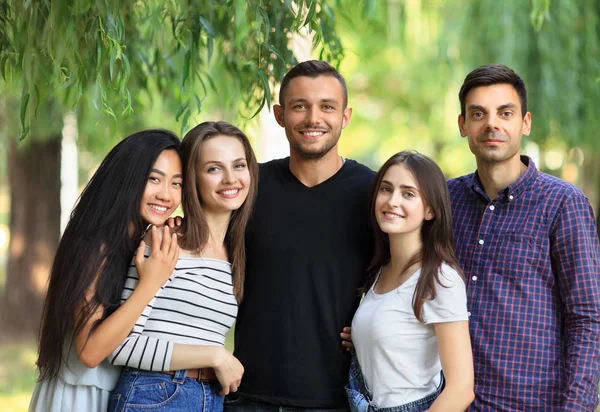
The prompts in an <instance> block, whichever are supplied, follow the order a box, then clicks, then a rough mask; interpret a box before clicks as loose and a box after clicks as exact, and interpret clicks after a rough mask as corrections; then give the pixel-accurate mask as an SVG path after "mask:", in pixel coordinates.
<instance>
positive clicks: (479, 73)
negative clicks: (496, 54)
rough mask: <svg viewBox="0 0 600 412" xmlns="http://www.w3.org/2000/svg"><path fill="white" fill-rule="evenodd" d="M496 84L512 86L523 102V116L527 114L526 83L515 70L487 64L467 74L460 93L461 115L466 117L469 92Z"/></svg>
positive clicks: (500, 65)
mask: <svg viewBox="0 0 600 412" xmlns="http://www.w3.org/2000/svg"><path fill="white" fill-rule="evenodd" d="M494 84H510V85H511V86H512V87H514V89H515V90H516V92H517V94H518V95H519V100H520V101H521V115H522V116H523V117H525V115H526V114H527V88H526V87H525V82H524V81H523V79H522V78H521V76H519V75H518V74H517V73H515V71H514V70H512V69H511V68H509V67H507V66H505V65H503V64H486V65H485V66H480V67H478V68H476V69H475V70H473V71H472V72H471V73H469V74H467V77H465V81H464V82H463V84H462V86H461V88H460V91H459V92H458V100H460V115H461V116H462V117H465V101H466V99H467V95H468V94H469V92H470V91H471V90H472V89H474V88H476V87H480V86H492V85H494Z"/></svg>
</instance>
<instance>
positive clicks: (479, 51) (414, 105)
mask: <svg viewBox="0 0 600 412" xmlns="http://www.w3.org/2000/svg"><path fill="white" fill-rule="evenodd" d="M181 3H182V2H175V1H169V0H167V1H158V0H147V1H143V2H142V1H126V2H123V1H120V0H101V1H92V0H62V1H53V2H46V1H41V0H38V1H35V0H32V1H28V2H23V1H21V0H0V74H1V77H0V405H2V410H4V411H23V410H26V408H27V405H28V402H29V395H30V392H31V390H32V388H33V385H34V381H35V376H36V374H35V368H34V361H35V357H36V353H35V351H36V343H35V339H36V332H37V327H38V323H39V315H40V311H41V304H42V302H43V296H44V293H45V288H46V280H47V273H48V268H49V266H50V265H51V262H52V257H53V254H54V251H55V248H56V245H57V243H58V239H59V236H60V227H61V220H62V222H64V221H65V219H66V218H68V214H69V212H70V208H71V207H72V205H73V202H74V201H75V199H76V196H77V194H78V192H79V191H80V190H81V188H82V187H83V185H85V183H86V182H87V180H88V179H89V177H90V176H91V174H92V173H93V172H94V170H95V167H97V165H98V163H99V162H100V160H101V159H102V158H103V157H104V155H105V154H106V153H107V151H108V150H109V148H111V147H112V146H114V145H115V144H116V143H117V142H118V141H119V140H120V139H122V138H123V137H124V136H126V135H127V134H129V133H131V132H133V131H137V130H140V129H142V128H150V127H162V128H167V129H171V130H174V131H176V132H177V133H179V134H181V135H183V133H185V131H187V130H188V129H189V128H190V127H192V126H193V125H195V124H197V123H198V122H201V121H204V120H220V119H223V120H227V121H230V122H233V123H234V124H237V125H239V126H240V127H242V129H244V130H245V131H246V132H247V134H248V135H249V136H250V137H251V139H252V141H253V144H254V147H255V149H256V151H257V154H258V157H259V159H260V160H261V161H266V160H269V159H272V158H275V157H283V156H286V154H287V151H288V149H287V141H286V140H285V135H284V133H283V130H282V129H280V128H279V126H277V125H276V123H275V122H274V121H273V119H272V117H273V116H272V113H271V112H270V111H269V110H268V109H269V107H271V106H272V104H273V103H274V102H275V101H276V100H275V99H276V98H277V90H278V82H279V80H281V78H282V76H283V74H284V73H285V72H286V71H287V70H288V69H289V68H290V67H291V66H292V65H294V64H295V63H296V62H297V61H301V60H306V59H309V58H321V59H325V60H328V61H330V62H331V63H332V64H334V65H336V66H338V67H339V69H340V72H341V73H342V74H343V75H344V76H345V78H346V80H347V83H348V88H349V104H350V106H352V107H353V109H354V114H353V117H352V120H351V122H350V125H349V126H348V127H347V128H346V129H345V130H344V132H343V134H342V139H341V141H340V150H341V153H342V155H343V156H346V157H350V158H354V159H357V160H359V161H361V162H363V163H365V164H367V165H369V166H370V167H372V168H373V169H377V168H378V167H379V166H380V165H381V164H382V162H383V161H384V160H386V159H387V158H388V157H389V156H390V155H392V154H393V153H395V152H398V151H400V150H404V149H416V150H418V151H420V152H423V153H425V154H427V155H429V156H431V157H433V158H434V159H435V160H436V161H437V162H438V163H439V164H440V166H441V168H442V170H443V171H444V172H445V174H446V176H447V177H448V178H451V177H455V176H458V175H461V174H465V173H469V172H471V171H473V170H474V169H475V162H474V158H473V156H472V155H471V153H470V152H469V150H468V146H467V143H466V142H465V141H464V140H463V139H462V138H461V137H460V135H459V133H458V127H457V124H456V119H457V116H458V113H459V103H458V97H457V94H458V89H459V87H460V85H461V83H462V80H463V79H464V77H465V75H466V74H467V73H468V72H469V71H470V70H472V69H473V68H475V67H477V66H479V65H482V64H487V63H504V64H507V65H508V66H510V67H511V68H513V69H515V70H516V71H517V72H518V73H519V74H521V76H522V77H523V78H524V80H525V82H526V84H527V86H528V89H529V110H530V111H531V113H532V124H533V125H532V133H531V136H530V137H529V138H524V141H523V150H524V152H525V153H526V154H528V155H530V156H532V157H533V158H534V161H535V163H536V164H537V165H538V167H539V168H540V169H541V170H543V171H545V172H548V173H551V174H553V175H556V176H559V177H561V178H563V179H565V180H567V181H570V182H572V183H574V184H576V185H578V186H579V187H580V188H581V189H582V190H583V191H584V193H585V194H586V195H587V196H588V197H589V198H590V200H591V202H592V205H593V206H594V208H595V211H596V215H598V210H599V208H600V154H599V147H600V141H599V140H598V139H597V136H596V135H597V132H598V130H600V116H599V115H600V112H599V111H598V108H597V104H598V102H600V0H585V1H578V0H561V1H558V0H505V1H501V2H500V1H497V0H446V1H444V0H371V1H369V0H354V1H350V0H329V1H327V0H298V1H291V0H271V1H260V0H254V1H241V0H228V1H224V0H195V1H190V2H186V3H185V4H181ZM61 145H62V148H63V149H62V157H61ZM61 171H62V173H63V175H62V176H61ZM61 182H62V183H61ZM61 188H62V189H61ZM61 195H62V197H63V198H62V200H61ZM63 224H64V223H63ZM228 345H231V339H229V340H228Z"/></svg>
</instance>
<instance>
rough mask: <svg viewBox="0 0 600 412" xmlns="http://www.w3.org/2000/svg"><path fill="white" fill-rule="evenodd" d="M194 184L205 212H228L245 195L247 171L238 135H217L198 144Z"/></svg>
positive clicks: (237, 205)
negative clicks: (198, 151) (198, 152)
mask: <svg viewBox="0 0 600 412" xmlns="http://www.w3.org/2000/svg"><path fill="white" fill-rule="evenodd" d="M196 184H197V188H198V193H199V194H200V203H201V204H202V207H203V208H204V212H205V213H213V214H220V213H231V212H232V211H234V210H237V209H239V208H240V206H242V204H243V203H244V201H245V200H246V197H247V196H248V188H249V187H250V172H249V171H248V164H247V161H246V153H245V151H244V145H243V144H242V142H240V141H239V139H238V138H236V137H232V136H224V135H218V136H215V137H211V138H209V139H207V140H205V141H204V142H203V143H202V145H201V146H200V154H199V156H198V163H197V165H196Z"/></svg>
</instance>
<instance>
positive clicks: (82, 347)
mask: <svg viewBox="0 0 600 412" xmlns="http://www.w3.org/2000/svg"><path fill="white" fill-rule="evenodd" d="M162 230H163V236H162V239H161V240H159V236H157V235H158V233H157V232H158V230H157V229H156V228H155V227H152V229H151V238H152V251H151V254H150V256H149V258H148V259H145V258H144V250H145V246H146V245H145V243H144V242H143V241H142V242H141V244H140V246H139V247H138V249H137V252H136V257H135V264H136V267H137V268H138V272H139V273H140V281H139V284H138V286H137V287H136V288H135V290H134V291H133V293H132V294H131V296H130V297H129V299H127V300H126V301H125V302H124V303H123V304H122V305H121V306H120V307H119V309H117V310H116V311H115V312H114V313H112V314H111V315H110V316H109V317H107V318H106V319H104V321H102V323H100V325H98V327H97V328H96V329H95V330H94V331H93V332H92V326H93V325H94V323H95V322H96V321H98V320H99V319H101V318H102V314H103V311H104V308H103V307H102V306H99V307H98V308H97V309H96V311H95V312H94V314H93V315H92V316H91V317H90V319H88V320H87V322H86V323H85V325H84V326H83V328H82V329H81V331H79V333H78V334H77V335H76V336H75V347H76V349H77V354H78V355H79V359H80V360H81V362H82V363H83V364H84V365H85V366H87V367H88V368H94V367H96V366H98V365H99V364H100V362H102V360H104V359H105V358H106V357H107V356H108V355H109V354H110V353H111V352H112V351H113V350H114V349H115V348H116V347H117V346H119V344H120V343H121V342H123V340H124V339H125V338H126V337H127V335H128V334H129V332H130V331H131V329H132V328H133V326H134V325H135V322H136V321H137V320H138V318H139V317H140V315H141V314H142V312H143V311H144V309H146V307H147V305H148V303H149V302H150V301H151V300H152V298H153V297H154V295H155V294H156V292H157V291H158V290H159V289H160V287H161V286H162V285H163V284H164V283H165V282H166V281H167V280H168V278H169V276H170V275H171V273H173V269H174V267H175V263H176V262H177V257H178V256H179V247H178V245H177V237H176V235H169V229H168V228H167V227H165V228H164V229H162ZM94 293H95V285H92V287H91V288H90V290H89V291H88V293H87V296H88V299H89V298H91V297H92V296H93V295H94ZM82 306H83V305H82ZM79 312H80V311H79Z"/></svg>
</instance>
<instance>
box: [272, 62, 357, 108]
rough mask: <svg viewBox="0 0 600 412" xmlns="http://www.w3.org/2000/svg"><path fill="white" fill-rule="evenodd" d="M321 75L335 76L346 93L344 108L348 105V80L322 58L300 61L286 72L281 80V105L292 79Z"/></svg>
mask: <svg viewBox="0 0 600 412" xmlns="http://www.w3.org/2000/svg"><path fill="white" fill-rule="evenodd" d="M319 76H331V77H335V78H336V79H337V80H338V81H339V82H340V85H341V86H342V93H343V94H344V109H345V108H346V106H348V88H347V87H346V80H344V77H343V76H342V75H341V74H340V72H338V71H337V70H336V68H335V67H333V66H332V65H330V64H329V63H327V62H325V61H322V60H307V61H305V62H302V63H298V64H297V65H295V66H294V67H292V69H291V70H290V71H289V72H287V73H286V75H285V76H284V77H283V80H282V81H281V87H280V88H279V105H280V106H282V107H283V101H284V100H285V92H286V90H287V88H288V86H289V84H290V82H291V81H292V79H294V78H296V77H312V78H313V79H314V78H316V77H319Z"/></svg>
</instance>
